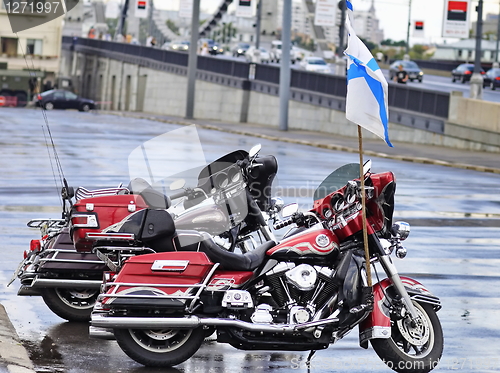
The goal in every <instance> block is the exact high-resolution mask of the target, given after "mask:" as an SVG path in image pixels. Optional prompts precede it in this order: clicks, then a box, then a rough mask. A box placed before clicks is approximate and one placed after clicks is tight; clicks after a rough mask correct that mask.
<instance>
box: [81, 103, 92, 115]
mask: <svg viewBox="0 0 500 373" xmlns="http://www.w3.org/2000/svg"><path fill="white" fill-rule="evenodd" d="M80 111H84V112H86V113H87V112H89V111H90V105H89V104H83V105H82V106H81V107H80Z"/></svg>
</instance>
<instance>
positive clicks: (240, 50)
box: [231, 43, 250, 57]
mask: <svg viewBox="0 0 500 373" xmlns="http://www.w3.org/2000/svg"><path fill="white" fill-rule="evenodd" d="M248 48H250V44H248V43H238V44H236V45H235V46H234V47H233V49H231V52H232V54H233V57H239V56H244V55H245V53H246V52H247V50H248Z"/></svg>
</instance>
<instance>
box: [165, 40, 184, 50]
mask: <svg viewBox="0 0 500 373" xmlns="http://www.w3.org/2000/svg"><path fill="white" fill-rule="evenodd" d="M169 49H170V50H172V51H177V52H187V51H188V50H189V41H187V40H177V41H173V42H171V43H170V45H169Z"/></svg>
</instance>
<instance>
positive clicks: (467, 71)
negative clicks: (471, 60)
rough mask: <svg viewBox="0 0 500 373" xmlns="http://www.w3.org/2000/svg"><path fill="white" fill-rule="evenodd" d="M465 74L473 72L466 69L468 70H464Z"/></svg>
mask: <svg viewBox="0 0 500 373" xmlns="http://www.w3.org/2000/svg"><path fill="white" fill-rule="evenodd" d="M464 74H465V75H470V74H472V71H469V70H466V71H465V72H464Z"/></svg>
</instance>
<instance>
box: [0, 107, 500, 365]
mask: <svg viewBox="0 0 500 373" xmlns="http://www.w3.org/2000/svg"><path fill="white" fill-rule="evenodd" d="M1 113H2V115H1V116H0V128H1V131H0V143H1V144H2V147H1V148H0V149H1V150H0V151H1V153H0V154H1V157H0V171H1V173H2V177H1V178H0V211H1V214H0V234H1V237H2V257H3V258H2V259H3V260H2V261H1V262H0V278H1V283H2V284H4V286H3V288H2V292H1V293H0V303H2V304H3V305H4V306H5V308H6V310H7V312H8V314H9V316H10V318H11V320H12V322H13V323H14V325H15V327H16V329H17V331H18V334H19V335H20V337H21V338H22V339H23V341H24V343H25V345H27V346H28V348H29V350H30V351H31V352H32V354H33V359H34V363H35V364H36V366H37V369H38V371H39V372H44V373H53V372H54V373H55V372H65V373H66V372H67V373H89V372H91V373H105V372H106V373H109V372H111V371H112V372H121V373H142V372H144V373H145V372H152V371H154V370H152V369H148V368H144V367H142V366H141V365H139V364H137V363H135V362H134V361H132V360H131V359H129V358H128V357H127V356H126V355H125V354H124V353H123V352H122V351H121V350H120V349H119V348H118V346H117V344H116V343H115V342H114V341H103V340H91V339H89V338H88V334H87V331H88V329H87V328H88V326H87V325H86V324H71V323H67V322H64V320H62V319H60V318H58V317H57V316H55V315H54V314H52V313H51V312H50V311H49V310H48V308H47V307H46V306H45V304H44V303H43V301H42V299H41V298H38V297H17V296H16V293H17V289H18V286H19V282H18V281H16V282H15V283H14V284H13V285H12V286H11V287H8V288H7V287H5V284H6V283H7V282H8V280H9V279H10V277H11V275H12V272H13V270H14V269H15V267H16V266H17V264H18V263H19V261H20V260H21V259H22V253H23V251H24V250H25V249H27V248H28V246H29V241H30V239H35V238H38V232H37V231H33V230H30V229H28V228H27V227H26V222H27V221H28V220H29V219H31V218H35V217H58V216H59V212H60V209H61V206H60V201H59V199H58V190H57V189H56V188H55V187H54V177H53V173H52V168H51V165H50V163H49V160H48V153H47V148H46V146H45V140H44V132H43V131H42V124H43V118H42V115H41V112H40V111H38V110H31V109H6V108H3V109H2V110H1ZM47 117H48V122H49V124H50V130H51V133H52V135H53V138H54V143H55V146H56V149H57V153H58V156H59V159H60V161H61V164H62V167H63V171H64V175H65V177H66V179H67V180H68V182H69V184H70V185H73V186H79V185H82V186H85V187H88V188H95V187H109V186H116V185H118V184H119V183H122V182H123V183H127V181H128V173H127V169H128V166H127V158H128V155H129V154H130V152H131V151H132V150H133V149H134V148H136V147H137V146H139V145H141V144H142V143H143V142H145V141H147V140H149V139H151V138H153V137H155V136H158V135H160V134H162V133H164V132H167V131H171V130H173V129H176V128H178V127H177V126H176V125H169V124H164V123H158V122H153V121H148V120H138V119H131V118H123V117H118V116H113V115H102V114H94V113H79V112H74V111H67V112H64V111H51V112H47ZM45 133H47V132H46V131H45ZM199 135H200V138H201V143H202V146H203V150H204V152H205V155H206V158H207V160H213V159H216V158H217V157H219V156H220V155H223V154H225V153H227V152H229V151H232V150H235V149H246V150H248V149H250V147H251V146H253V145H254V144H256V143H257V142H260V143H261V144H262V152H261V153H262V154H274V155H275V156H276V157H277V159H278V162H279V172H278V177H277V180H276V182H275V186H277V187H278V186H279V188H277V191H280V193H281V194H282V195H283V196H284V199H285V202H294V201H297V200H298V202H299V203H300V204H301V206H302V207H304V206H308V205H310V204H311V198H310V196H309V195H310V191H311V190H312V189H313V188H314V187H315V186H317V185H318V184H319V182H320V181H321V180H322V179H323V178H324V177H325V176H326V175H328V174H329V173H330V172H331V171H332V170H334V169H335V168H337V167H339V166H341V165H343V164H345V163H351V162H357V155H355V154H348V153H340V152H334V151H327V150H323V149H317V148H312V147H307V146H302V145H294V144H287V143H279V142H270V141H266V140H262V139H258V140H257V139H256V138H251V137H241V136H238V135H233V134H226V133H221V132H217V131H208V130H199ZM372 161H373V171H375V172H379V171H386V170H391V171H393V172H394V173H395V175H396V178H397V183H398V189H397V193H396V219H401V220H404V219H407V220H409V221H410V222H411V223H412V233H411V234H410V237H409V238H408V240H407V241H406V247H407V248H408V256H407V258H406V259H404V260H397V261H396V265H397V266H398V268H399V270H400V272H401V273H404V274H408V275H410V276H412V277H414V278H416V279H417V280H419V281H421V282H423V284H424V285H425V286H426V287H428V288H429V289H430V290H431V291H432V292H434V293H435V294H436V295H438V296H439V297H440V298H441V300H442V303H443V309H442V310H441V311H440V312H439V313H438V315H439V317H440V319H441V323H442V326H443V331H444V336H445V350H444V355H443V359H442V361H441V363H440V364H439V366H438V367H437V368H436V370H435V371H436V372H444V371H449V370H460V371H463V372H481V373H490V372H495V371H498V367H499V366H500V361H499V356H500V322H499V321H498V320H500V295H499V292H498V286H499V284H500V275H499V273H498V268H500V238H499V236H498V228H497V227H495V224H489V223H488V220H487V219H478V220H477V221H476V222H475V220H474V219H471V218H469V216H471V215H472V216H474V217H478V218H481V217H483V218H485V217H487V216H491V215H494V216H497V217H498V216H499V215H498V214H500V193H499V192H498V185H499V184H500V176H499V175H495V174H487V173H479V172H474V171H467V170H461V169H453V168H447V167H440V166H434V165H424V164H417V163H405V162H399V161H393V160H387V159H378V158H372ZM292 190H296V191H305V192H304V193H300V194H299V195H298V197H296V196H292V194H294V195H297V193H290V191H292ZM283 191H286V193H285V192H283ZM444 221H445V222H446V224H444V223H443V222H444ZM485 222H486V223H485ZM495 223H497V221H495ZM306 357H307V353H305V352H297V353H292V352H280V351H274V352H267V351H248V352H246V351H239V350H236V349H234V348H232V347H230V346H228V345H222V344H217V343H215V342H208V343H205V344H204V345H203V346H202V348H201V349H200V351H199V352H198V353H197V354H196V355H195V356H194V357H193V358H192V359H190V360H188V361H187V362H185V363H183V364H180V365H179V366H177V367H176V368H172V369H167V370H165V369H164V370H162V372H185V373H192V372H213V373H223V372H242V371H252V372H279V373H285V372H286V373H289V372H306V371H307V369H306V367H305V364H304V359H305V358H306ZM310 371H311V372H317V373H326V372H359V373H361V372H376V373H379V372H380V373H383V372H391V370H390V369H388V368H387V367H386V366H385V365H384V364H383V363H382V362H381V361H380V360H379V359H378V358H377V356H376V355H375V353H374V351H373V350H372V349H371V348H369V349H368V350H363V349H361V348H360V347H359V346H358V341H357V330H355V331H353V333H351V334H350V335H348V336H347V337H346V338H345V339H344V340H342V341H340V342H338V344H337V345H334V346H331V347H330V348H328V349H327V350H323V351H319V352H318V353H317V354H316V357H315V358H314V359H313V361H312V368H311V370H310Z"/></svg>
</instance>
